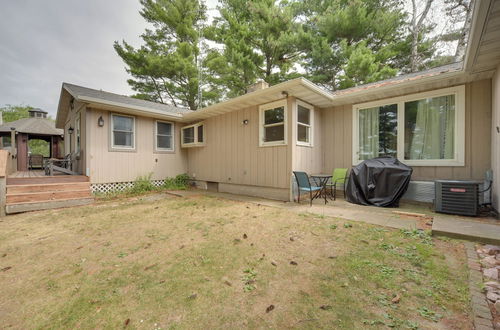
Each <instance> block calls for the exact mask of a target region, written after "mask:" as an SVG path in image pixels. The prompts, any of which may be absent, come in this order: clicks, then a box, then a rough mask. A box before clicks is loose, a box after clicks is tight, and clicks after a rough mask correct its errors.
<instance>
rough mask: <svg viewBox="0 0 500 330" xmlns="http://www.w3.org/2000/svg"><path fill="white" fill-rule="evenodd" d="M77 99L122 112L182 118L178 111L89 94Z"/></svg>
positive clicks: (90, 104)
mask: <svg viewBox="0 0 500 330" xmlns="http://www.w3.org/2000/svg"><path fill="white" fill-rule="evenodd" d="M75 99H76V100H77V101H79V102H82V103H86V104H88V105H89V106H93V105H94V106H99V105H100V106H106V107H111V108H114V109H116V110H120V111H123V112H129V113H134V114H139V115H144V116H147V117H161V118H168V119H176V120H180V119H181V118H182V114H179V113H169V112H166V111H161V110H156V109H150V108H146V107H141V106H137V105H130V104H124V103H120V102H113V101H107V100H102V99H97V98H93V97H89V96H78V97H76V98H75Z"/></svg>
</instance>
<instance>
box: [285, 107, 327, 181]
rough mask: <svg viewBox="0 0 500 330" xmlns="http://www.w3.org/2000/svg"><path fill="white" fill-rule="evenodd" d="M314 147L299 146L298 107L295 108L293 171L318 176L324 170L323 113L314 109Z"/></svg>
mask: <svg viewBox="0 0 500 330" xmlns="http://www.w3.org/2000/svg"><path fill="white" fill-rule="evenodd" d="M312 111H313V112H314V114H313V121H312V125H311V129H312V142H313V143H312V146H302V145H297V107H296V106H294V107H293V116H292V118H293V134H292V141H293V150H294V153H293V166H292V167H293V170H294V171H304V172H307V173H308V174H318V173H321V172H322V170H323V149H322V145H323V139H322V133H323V127H322V125H321V121H322V116H323V111H321V110H320V109H318V108H313V110H312Z"/></svg>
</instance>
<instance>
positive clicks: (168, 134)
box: [156, 121, 174, 151]
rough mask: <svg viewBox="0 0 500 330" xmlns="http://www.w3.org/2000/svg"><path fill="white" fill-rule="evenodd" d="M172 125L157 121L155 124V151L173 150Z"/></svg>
mask: <svg viewBox="0 0 500 330" xmlns="http://www.w3.org/2000/svg"><path fill="white" fill-rule="evenodd" d="M173 132H174V124H172V123H168V122H163V121H157V122H156V150H158V151H173V150H174V134H173Z"/></svg>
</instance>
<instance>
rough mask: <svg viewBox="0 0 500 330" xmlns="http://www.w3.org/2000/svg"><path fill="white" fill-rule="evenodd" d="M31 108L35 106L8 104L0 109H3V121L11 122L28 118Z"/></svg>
mask: <svg viewBox="0 0 500 330" xmlns="http://www.w3.org/2000/svg"><path fill="white" fill-rule="evenodd" d="M31 109H33V107H32V106H29V105H10V104H7V105H5V106H4V107H2V108H0V111H2V117H3V122H4V123H9V122H11V121H15V120H19V119H22V118H28V116H29V114H28V111H29V110H31Z"/></svg>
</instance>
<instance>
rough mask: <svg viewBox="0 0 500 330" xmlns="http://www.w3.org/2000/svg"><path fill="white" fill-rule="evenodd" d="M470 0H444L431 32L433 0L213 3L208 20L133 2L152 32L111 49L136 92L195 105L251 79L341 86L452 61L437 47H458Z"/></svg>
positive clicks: (231, 93) (188, 5)
mask: <svg viewBox="0 0 500 330" xmlns="http://www.w3.org/2000/svg"><path fill="white" fill-rule="evenodd" d="M420 3H424V4H425V6H424V9H423V10H419V8H417V7H418V6H417V4H420ZM471 3H472V0H445V2H444V6H446V8H445V9H444V10H443V14H446V15H447V18H449V20H450V21H453V22H455V23H454V24H455V25H454V27H455V28H454V29H453V30H449V31H447V33H444V34H442V35H436V33H435V32H434V29H435V27H436V24H435V22H432V21H431V20H430V19H429V18H428V17H427V16H428V15H427V14H428V13H432V12H433V11H434V10H437V9H439V8H438V7H437V5H436V4H435V2H432V1H431V0H425V1H420V0H411V2H410V0H407V1H406V5H405V2H402V1H400V0H350V1H347V0H332V1H323V0H304V1H300V0H254V1H245V0H221V1H219V5H218V7H217V12H216V13H215V15H214V19H213V21H212V23H210V24H209V25H208V23H207V15H206V13H207V8H206V7H205V5H204V4H203V2H199V1H197V0H187V1H182V0H141V4H142V6H143V9H142V10H141V15H142V16H143V17H144V19H145V20H146V21H147V22H149V23H151V24H152V25H153V27H154V28H153V29H148V30H146V32H145V33H144V34H143V35H142V39H143V41H144V45H142V46H141V47H140V48H138V49H135V48H133V47H132V46H130V45H129V44H127V43H126V42H123V43H121V44H120V43H118V42H115V45H114V47H115V49H116V51H117V53H118V54H119V55H120V56H121V57H122V59H123V60H124V62H125V64H126V65H127V71H128V72H129V73H130V74H131V76H132V79H130V80H129V81H128V82H129V84H130V85H131V86H132V88H133V89H134V90H135V91H136V92H137V94H136V95H135V97H139V98H143V99H147V100H152V101H156V102H162V103H170V104H173V105H176V106H187V107H189V108H191V109H197V108H200V107H202V106H206V105H208V104H211V103H214V102H218V101H220V100H221V99H224V98H229V97H235V96H238V95H241V94H243V93H245V90H246V88H247V87H248V86H249V85H250V84H253V83H255V82H256V81H257V80H265V81H266V82H268V83H269V84H271V85H273V84H276V83H279V82H282V81H285V80H288V79H291V78H294V77H297V76H301V75H305V76H306V77H307V78H308V79H310V80H312V81H313V82H315V83H317V84H319V85H321V86H323V87H325V88H326V89H329V90H339V89H345V88H349V87H353V86H356V85H360V84H366V83H371V82H376V81H379V80H383V79H387V78H391V77H394V76H396V75H397V74H400V73H406V72H414V71H418V70H422V69H427V68H429V67H434V66H439V65H443V64H447V63H450V62H452V61H454V60H456V58H458V57H457V56H455V57H454V56H451V55H445V54H443V53H442V52H441V51H440V46H439V45H438V44H437V43H438V42H440V43H443V42H450V41H456V40H457V39H459V40H461V41H462V44H463V43H464V35H466V32H467V23H468V22H470V19H468V18H467V17H470V13H471V10H470V9H471V8H472V5H471ZM412 5H413V6H412ZM410 7H411V8H412V9H413V10H411V9H409V8H410ZM441 9H442V8H441ZM464 17H465V18H464ZM457 22H458V23H460V24H462V22H465V23H464V27H463V28H462V27H461V26H460V24H458V23H457ZM459 26H460V27H459ZM457 27H459V28H458V29H457ZM459 42H460V41H459ZM457 52H458V51H457Z"/></svg>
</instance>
